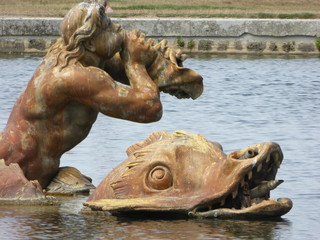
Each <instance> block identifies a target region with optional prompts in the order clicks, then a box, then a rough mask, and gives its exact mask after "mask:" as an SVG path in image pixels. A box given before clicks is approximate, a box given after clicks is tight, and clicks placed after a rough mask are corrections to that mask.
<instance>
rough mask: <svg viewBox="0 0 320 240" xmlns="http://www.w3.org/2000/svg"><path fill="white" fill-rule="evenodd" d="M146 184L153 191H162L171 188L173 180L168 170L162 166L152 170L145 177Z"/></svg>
mask: <svg viewBox="0 0 320 240" xmlns="http://www.w3.org/2000/svg"><path fill="white" fill-rule="evenodd" d="M146 183H147V185H148V186H149V187H150V188H152V189H155V190H164V189H167V188H169V187H171V186H172V183H173V178H172V174H171V171H170V169H169V168H168V167H166V166H162V165H160V166H156V167H154V168H152V169H151V170H150V171H149V173H148V175H147V178H146Z"/></svg>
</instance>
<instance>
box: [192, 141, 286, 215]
mask: <svg viewBox="0 0 320 240" xmlns="http://www.w3.org/2000/svg"><path fill="white" fill-rule="evenodd" d="M259 151H260V150H259V149H258V148H254V147H251V148H248V149H246V150H245V151H244V150H243V151H238V152H234V153H231V154H230V157H232V158H233V159H237V160H239V161H241V160H245V159H252V160H253V161H254V163H255V164H254V167H253V168H252V169H251V170H250V171H248V172H247V173H245V174H244V175H243V176H242V177H241V178H240V180H239V181H237V182H238V183H237V184H235V185H234V187H232V190H231V191H229V192H228V193H226V194H225V195H224V196H222V197H221V198H219V199H218V200H215V201H214V202H210V201H208V202H206V203H202V204H201V205H199V206H197V207H196V208H194V209H193V210H192V211H190V212H189V216H194V217H215V218H254V217H257V218H261V217H279V216H282V215H284V214H286V213H287V212H289V211H290V209H291V208H292V201H291V200H290V199H287V198H280V199H278V200H275V199H272V198H270V191H271V190H273V189H275V188H276V187H277V186H279V185H280V184H281V183H282V182H283V180H275V177H276V174H277V171H278V168H279V167H280V165H281V162H282V159H283V156H282V152H281V150H280V149H274V150H272V151H270V152H269V153H266V154H262V155H265V156H263V157H261V158H260V159H259V160H256V159H257V158H256V156H257V155H258V154H261V153H260V152H259ZM255 161H256V162H255Z"/></svg>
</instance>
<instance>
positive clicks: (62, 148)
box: [0, 1, 203, 200]
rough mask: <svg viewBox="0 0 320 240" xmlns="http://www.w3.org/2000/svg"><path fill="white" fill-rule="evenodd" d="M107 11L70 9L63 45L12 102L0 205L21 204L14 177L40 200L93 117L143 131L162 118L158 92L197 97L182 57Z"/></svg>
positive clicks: (194, 76) (0, 137)
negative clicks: (127, 27) (133, 125)
mask: <svg viewBox="0 0 320 240" xmlns="http://www.w3.org/2000/svg"><path fill="white" fill-rule="evenodd" d="M102 2H104V5H106V3H105V1H102ZM105 10H106V9H105V7H104V6H103V5H101V4H96V3H80V4H79V5H77V6H75V7H74V8H72V9H71V10H70V11H69V13H68V14H67V15H66V16H65V19H64V21H63V23H62V25H61V33H62V36H61V38H60V39H58V40H57V42H56V43H55V44H54V45H53V46H52V47H51V48H50V49H49V51H48V53H47V55H46V56H45V57H44V58H43V61H42V62H41V63H40V65H39V66H38V67H37V69H36V70H35V72H34V74H33V76H32V78H31V80H30V81H29V83H28V85H27V86H26V88H25V90H24V91H23V92H22V93H21V94H20V96H19V97H18V99H17V101H16V103H15V105H14V107H13V109H12V112H11V115H10V117H9V120H8V123H7V125H6V127H5V129H4V130H3V132H2V133H0V159H4V162H5V164H2V165H1V166H0V176H1V177H3V178H4V180H3V181H2V182H1V185H0V187H1V188H0V198H7V196H10V197H12V198H13V199H14V200H17V199H20V198H21V197H22V195H21V196H20V193H21V191H20V190H19V188H18V186H21V188H23V186H22V183H21V184H18V185H15V186H14V187H13V184H12V183H14V182H15V181H16V180H17V177H16V176H24V177H25V179H24V180H23V181H24V182H25V184H26V185H28V189H29V188H30V189H31V190H30V191H35V193H34V194H33V195H34V197H35V198H39V196H38V195H39V194H40V195H41V193H42V191H41V190H42V189H45V188H46V187H47V186H48V185H49V184H50V182H51V181H52V179H53V178H54V177H55V176H56V175H57V174H58V172H59V165H60V157H61V155H62V154H64V153H65V152H67V151H69V150H70V149H72V148H73V147H74V146H76V145H77V144H78V143H80V142H81V141H82V140H83V139H85V138H86V136H87V135H88V133H89V131H90V129H91V127H92V125H93V123H94V122H95V120H96V118H97V115H98V113H102V114H105V115H107V116H111V117H115V118H120V119H126V120H130V121H134V122H142V123H149V122H154V121H158V120H159V119H160V118H161V116H162V105H161V101H160V94H159V91H164V92H168V93H170V94H172V95H175V96H176V97H178V98H184V97H187V98H189V97H191V98H193V99H195V98H197V97H198V96H200V95H201V93H202V89H203V86H202V77H201V76H200V75H199V74H198V73H196V72H195V71H193V70H191V69H187V68H183V67H182V64H181V63H182V61H183V55H182V54H181V53H180V52H176V51H174V50H173V49H170V48H168V47H167V46H166V43H165V42H160V43H158V44H154V43H153V41H152V39H146V37H145V35H144V34H141V33H139V32H138V31H132V32H128V31H126V30H123V29H121V27H120V25H118V24H114V23H112V22H111V20H110V18H109V17H108V16H107V15H106V14H105ZM119 83H123V84H119ZM129 85H130V86H129ZM8 169H10V172H11V174H10V175H7V174H5V173H6V171H7V170H8ZM72 171H73V170H71V172H72ZM4 176H6V177H4ZM79 176H80V175H79ZM60 177H62V178H64V177H65V175H63V174H62V175H60ZM62 182H64V181H62ZM29 186H30V187H29ZM67 187H68V186H67ZM57 188H59V187H52V186H51V187H50V189H51V190H52V189H57ZM61 189H63V188H61ZM38 190H39V191H38ZM63 191H64V190H63ZM28 197H31V195H30V194H29V195H28ZM40 197H43V196H40Z"/></svg>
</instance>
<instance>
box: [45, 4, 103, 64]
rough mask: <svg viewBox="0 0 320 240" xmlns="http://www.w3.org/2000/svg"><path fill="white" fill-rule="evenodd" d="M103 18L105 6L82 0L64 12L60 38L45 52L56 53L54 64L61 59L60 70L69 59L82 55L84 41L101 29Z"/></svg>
mask: <svg viewBox="0 0 320 240" xmlns="http://www.w3.org/2000/svg"><path fill="white" fill-rule="evenodd" d="M91 2H92V1H91ZM105 19H106V16H105V7H104V5H102V4H100V3H86V2H82V3H80V4H78V5H76V6H75V7H73V8H72V9H71V10H70V11H69V12H68V13H67V14H66V16H65V17H64V20H63V22H62V24H61V27H60V30H61V38H59V39H58V40H57V41H56V43H55V44H54V45H52V46H51V48H50V49H49V51H48V53H47V54H50V53H53V52H55V53H57V59H56V61H57V62H56V65H58V64H59V62H60V61H63V63H62V65H61V67H60V70H61V69H63V68H64V67H66V66H67V65H68V63H69V61H70V60H71V59H73V58H77V59H80V58H81V57H82V56H83V54H84V52H85V46H84V42H85V41H86V40H88V39H90V38H92V37H93V36H95V35H96V34H97V33H99V32H100V31H101V28H102V21H103V20H105ZM107 19H109V18H107Z"/></svg>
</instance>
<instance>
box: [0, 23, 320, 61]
mask: <svg viewBox="0 0 320 240" xmlns="http://www.w3.org/2000/svg"><path fill="white" fill-rule="evenodd" d="M112 20H113V21H114V22H117V23H119V24H121V25H122V27H123V28H124V29H127V30H133V29H139V30H141V31H142V32H144V33H146V35H147V36H148V37H151V38H153V39H155V40H161V39H167V40H168V42H169V44H170V45H171V46H174V47H176V48H181V49H182V50H183V52H186V53H214V54H218V53H221V54H224V53H225V54H227V53H232V54H287V55H289V54H303V55H320V52H319V49H318V48H319V47H320V38H319V37H320V20H317V19H316V20H280V19H112ZM61 21H62V18H0V53H40V54H43V53H45V52H46V51H47V50H48V48H49V47H50V46H51V45H52V43H53V42H54V41H55V40H56V39H57V38H58V37H59V27H60V23H61Z"/></svg>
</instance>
